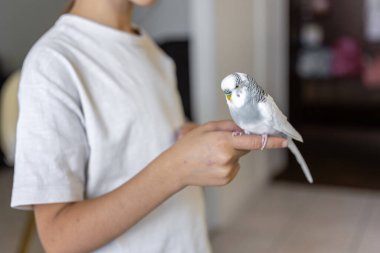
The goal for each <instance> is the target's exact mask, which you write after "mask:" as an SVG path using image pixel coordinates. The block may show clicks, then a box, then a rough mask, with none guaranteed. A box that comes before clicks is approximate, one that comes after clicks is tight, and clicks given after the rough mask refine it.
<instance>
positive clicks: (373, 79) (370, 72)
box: [363, 56, 380, 89]
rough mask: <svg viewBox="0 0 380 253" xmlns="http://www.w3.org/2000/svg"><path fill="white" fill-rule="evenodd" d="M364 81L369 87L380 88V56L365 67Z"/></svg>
mask: <svg viewBox="0 0 380 253" xmlns="http://www.w3.org/2000/svg"><path fill="white" fill-rule="evenodd" d="M363 83H364V85H365V86H367V87H368V88H377V89H380V56H378V57H376V58H375V59H374V60H372V61H370V62H369V63H367V64H366V66H365V67H364V73H363Z"/></svg>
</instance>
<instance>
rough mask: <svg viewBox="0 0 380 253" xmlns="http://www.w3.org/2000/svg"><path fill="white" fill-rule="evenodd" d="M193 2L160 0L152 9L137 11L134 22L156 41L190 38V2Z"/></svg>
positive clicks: (145, 8)
mask: <svg viewBox="0 0 380 253" xmlns="http://www.w3.org/2000/svg"><path fill="white" fill-rule="evenodd" d="M190 1H191V0H158V1H157V3H156V4H154V5H153V6H150V7H143V8H141V7H138V8H136V9H135V15H134V22H135V23H136V24H138V25H139V26H141V27H143V28H144V29H145V30H146V31H147V32H148V34H149V35H150V36H152V37H153V38H154V39H155V40H156V41H158V42H163V41H166V40H168V39H178V38H180V39H182V38H185V39H186V38H188V37H189V29H190V26H189V2H190Z"/></svg>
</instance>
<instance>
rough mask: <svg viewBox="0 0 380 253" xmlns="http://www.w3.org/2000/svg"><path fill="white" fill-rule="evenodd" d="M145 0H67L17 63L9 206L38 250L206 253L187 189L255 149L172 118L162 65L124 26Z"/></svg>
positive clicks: (230, 174) (227, 174) (220, 127)
mask: <svg viewBox="0 0 380 253" xmlns="http://www.w3.org/2000/svg"><path fill="white" fill-rule="evenodd" d="M153 2H154V0H76V1H75V3H74V4H73V7H72V9H71V10H70V12H69V13H68V14H64V15H62V16H61V17H60V18H59V20H58V21H57V22H56V24H55V25H54V26H53V27H52V28H51V29H50V30H49V31H48V32H47V33H46V34H45V35H44V36H43V37H42V38H41V39H40V40H39V41H38V42H37V43H36V45H35V46H34V47H33V48H32V49H31V51H30V52H29V54H28V56H27V58H26V60H25V62H24V66H23V71H22V78H21V83H20V90H19V103H20V116H19V121H18V133H17V148H16V165H15V178H14V188H13V195H12V204H11V205H12V206H13V207H15V208H20V209H31V210H33V211H34V213H35V217H36V223H37V228H38V232H39V236H40V239H41V241H42V244H43V246H44V248H45V250H46V251H47V252H65V253H69V252H90V251H93V252H165V253H168V252H176V253H178V252H202V253H206V252H210V247H209V242H208V238H207V228H206V224H205V217H204V205H203V196H202V191H201V188H200V187H198V186H206V185H207V186H213V185H225V184H227V183H229V182H230V181H231V180H232V179H233V178H234V177H235V175H236V174H237V172H238V170H239V158H240V157H241V156H243V155H244V154H246V153H247V152H248V151H249V150H252V149H258V148H259V147H260V145H261V138H260V137H257V136H232V134H231V132H232V131H237V130H239V129H238V127H237V126H236V125H235V124H234V123H232V122H231V121H220V122H212V123H208V124H205V125H203V126H199V127H195V125H191V124H187V125H186V124H184V117H183V113H182V109H181V105H180V100H179V96H178V94H177V90H176V81H175V77H174V69H173V68H174V67H173V62H172V61H171V60H170V59H169V58H168V57H167V56H166V55H164V54H163V53H162V51H161V50H160V49H159V48H158V47H157V46H156V45H155V44H154V42H153V41H152V40H151V39H150V38H149V37H148V36H147V34H146V33H145V32H143V31H141V30H139V29H138V28H135V27H132V25H131V16H132V7H133V5H134V4H138V5H148V4H152V3H153ZM211 85H212V84H211ZM181 126H182V128H181ZM178 129H182V130H181V131H180V132H181V136H182V137H181V138H180V140H178V141H177V142H175V140H174V136H175V132H176V130H178ZM173 143H174V144H173ZM284 145H286V141H285V140H284V139H281V138H270V139H269V141H268V145H267V147H268V148H278V147H282V146H284Z"/></svg>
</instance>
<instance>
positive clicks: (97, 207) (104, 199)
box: [34, 121, 286, 253]
mask: <svg viewBox="0 0 380 253" xmlns="http://www.w3.org/2000/svg"><path fill="white" fill-rule="evenodd" d="M234 130H237V126H236V125H235V124H234V123H232V122H231V121H221V122H213V123H208V124H206V125H203V126H201V127H198V128H196V129H194V130H193V131H191V132H189V133H188V134H187V135H186V136H184V137H183V138H181V139H180V140H179V141H178V142H177V143H176V144H175V145H174V146H173V147H171V148H170V149H168V150H167V151H165V152H164V153H162V154H161V155H160V156H159V157H157V158H156V159H155V160H154V161H153V162H152V163H150V164H149V165H148V166H147V167H146V168H144V169H143V170H142V171H141V172H140V173H139V174H137V175H136V176H135V177H134V178H132V179H131V180H129V181H128V182H126V183H124V184H123V185H122V186H120V187H119V188H117V189H115V190H114V191H112V192H110V193H108V194H106V195H103V196H101V197H98V198H95V199H89V200H84V201H81V202H76V203H66V204H62V203H59V204H43V205H36V206H34V211H35V216H36V221H37V226H38V231H39V234H40V238H41V241H42V243H43V245H44V247H45V250H46V251H47V252H65V253H70V252H89V251H92V250H95V249H96V248H99V247H101V246H102V245H104V244H106V243H108V242H110V241H111V240H113V239H115V238H116V237H118V236H119V235H120V234H122V233H123V232H125V231H126V230H128V229H129V228H131V227H132V226H133V225H134V224H136V223H137V222H138V221H139V220H141V219H142V218H143V217H144V216H146V215H147V214H148V213H149V212H150V211H152V210H153V209H155V208H156V207H157V206H158V205H160V204H161V203H162V202H164V201H165V200H166V199H167V198H169V197H170V196H172V195H173V194H175V193H176V192H178V191H180V190H181V189H183V188H184V187H186V186H188V185H201V186H206V185H225V184H227V183H229V182H230V181H231V180H232V179H233V178H234V177H235V175H236V173H237V172H238V169H239V163H238V162H239V158H240V157H241V156H243V155H244V154H246V153H247V152H249V150H254V149H259V148H260V146H261V137H259V136H253V135H250V136H232V134H231V132H232V131H234ZM284 142H285V143H284ZM284 144H285V145H286V141H285V140H284V139H281V138H275V137H273V138H269V139H268V144H267V148H280V147H283V146H284Z"/></svg>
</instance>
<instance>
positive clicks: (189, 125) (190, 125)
mask: <svg viewBox="0 0 380 253" xmlns="http://www.w3.org/2000/svg"><path fill="white" fill-rule="evenodd" d="M196 127H198V125H197V124H195V123H194V122H186V123H185V124H183V125H182V126H181V128H180V129H179V130H178V132H177V141H178V140H180V139H182V137H183V136H185V135H186V134H187V133H188V132H190V131H191V130H193V129H195V128H196Z"/></svg>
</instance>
